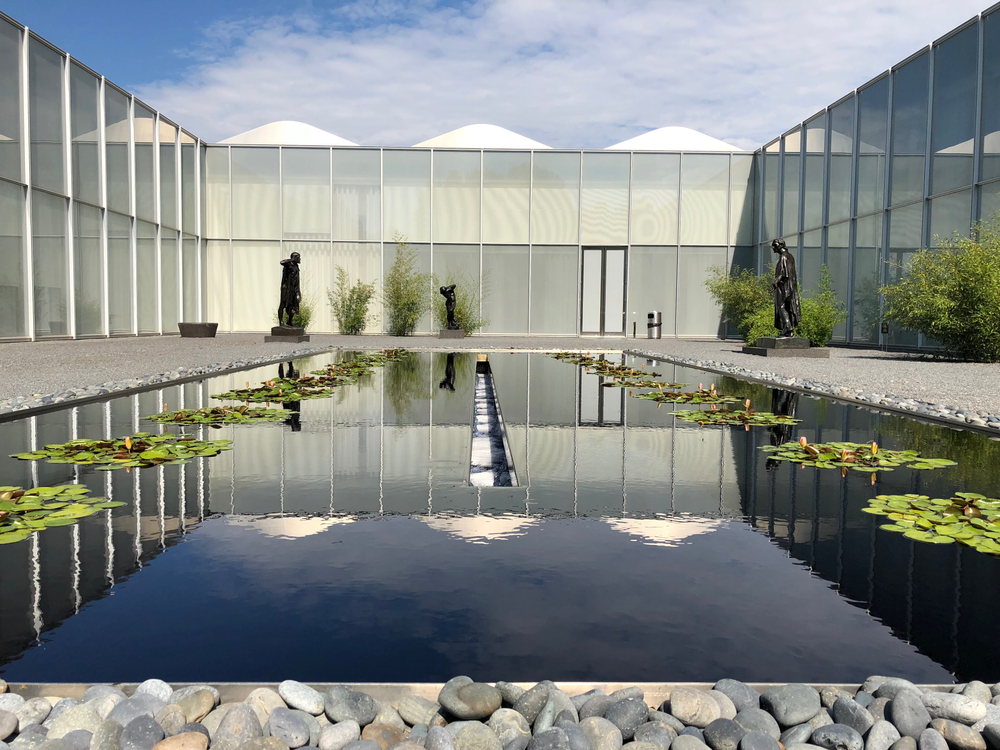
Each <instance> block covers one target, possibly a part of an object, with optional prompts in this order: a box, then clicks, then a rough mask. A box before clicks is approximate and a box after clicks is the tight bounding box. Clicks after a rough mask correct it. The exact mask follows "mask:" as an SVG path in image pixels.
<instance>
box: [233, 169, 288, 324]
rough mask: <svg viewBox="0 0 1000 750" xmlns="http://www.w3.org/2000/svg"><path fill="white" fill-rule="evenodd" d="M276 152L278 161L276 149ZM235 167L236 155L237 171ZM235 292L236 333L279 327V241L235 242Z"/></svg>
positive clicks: (234, 320)
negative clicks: (247, 291)
mask: <svg viewBox="0 0 1000 750" xmlns="http://www.w3.org/2000/svg"><path fill="white" fill-rule="evenodd" d="M235 150H236V149H234V151H235ZM274 151H275V161H277V158H276V157H277V149H274ZM235 167H236V156H235V154H234V155H233V168H234V171H235ZM305 270H306V269H304V268H303V269H302V271H303V272H305ZM232 289H233V330H234V331H270V330H271V326H276V325H278V303H279V301H280V297H281V245H280V244H279V243H277V242H233V286H232ZM246 289H253V290H254V292H255V293H254V294H244V293H243V290H246Z"/></svg>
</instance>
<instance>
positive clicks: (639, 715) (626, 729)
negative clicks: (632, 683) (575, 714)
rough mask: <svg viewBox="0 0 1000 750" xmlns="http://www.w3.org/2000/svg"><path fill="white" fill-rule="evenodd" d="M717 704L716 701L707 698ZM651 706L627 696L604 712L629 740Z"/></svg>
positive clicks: (625, 738) (624, 738) (626, 739)
mask: <svg viewBox="0 0 1000 750" xmlns="http://www.w3.org/2000/svg"><path fill="white" fill-rule="evenodd" d="M706 700H709V701H711V702H712V705H713V706H715V705H716V704H715V701H712V699H711V698H707V699H706ZM648 714H649V706H647V705H646V704H645V703H644V702H643V701H641V700H639V699H638V698H626V699H625V700H623V701H618V702H617V703H615V704H613V705H612V706H611V707H610V708H608V710H607V711H605V712H604V718H605V719H607V720H608V721H610V722H611V723H612V724H614V725H615V726H616V727H618V729H619V730H620V731H621V733H622V740H624V741H625V742H628V741H629V740H631V739H632V738H633V737H634V736H635V730H636V729H637V728H638V726H639V725H640V724H642V723H644V722H645V721H646V716H647V715H648Z"/></svg>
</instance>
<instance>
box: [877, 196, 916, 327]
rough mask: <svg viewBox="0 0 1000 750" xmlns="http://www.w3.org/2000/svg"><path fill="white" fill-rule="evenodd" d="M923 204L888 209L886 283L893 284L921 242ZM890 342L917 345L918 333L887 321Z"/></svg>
mask: <svg viewBox="0 0 1000 750" xmlns="http://www.w3.org/2000/svg"><path fill="white" fill-rule="evenodd" d="M922 218H923V204H922V203H914V204H913V205H912V206H906V207H904V208H897V209H895V210H894V211H890V212H889V253H888V268H887V269H886V271H887V274H886V283H887V284H895V283H896V282H898V281H899V280H900V278H902V276H903V274H904V273H905V272H906V268H907V267H908V266H909V264H910V257H911V256H912V255H913V253H914V252H916V251H917V249H919V248H920V247H921V246H922V245H923V240H922V231H923V230H922V228H921V226H922V224H921V221H922ZM889 343H890V344H893V345H895V346H916V345H917V334H916V332H914V331H907V330H901V329H900V328H899V327H898V326H895V325H890V327H889Z"/></svg>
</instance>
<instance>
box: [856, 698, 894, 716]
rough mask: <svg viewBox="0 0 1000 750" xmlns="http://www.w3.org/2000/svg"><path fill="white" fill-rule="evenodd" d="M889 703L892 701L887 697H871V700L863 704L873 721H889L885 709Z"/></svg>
mask: <svg viewBox="0 0 1000 750" xmlns="http://www.w3.org/2000/svg"><path fill="white" fill-rule="evenodd" d="M890 703H892V701H890V700H889V699H888V698H873V699H872V702H871V703H869V704H868V705H867V706H865V709H866V710H867V711H868V713H870V714H871V715H872V718H873V719H875V721H889V717H888V716H886V709H887V708H888V707H889V704H890ZM859 705H860V704H859Z"/></svg>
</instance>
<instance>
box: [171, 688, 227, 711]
mask: <svg viewBox="0 0 1000 750" xmlns="http://www.w3.org/2000/svg"><path fill="white" fill-rule="evenodd" d="M199 690H207V691H208V692H210V693H211V694H212V697H213V698H214V699H215V705H216V706H218V705H219V699H220V696H219V691H218V690H217V689H216V688H214V687H212V686H211V685H188V686H187V687H182V688H177V690H175V691H174V692H173V693H171V695H170V703H180V702H181V699H182V698H186V697H187V696H189V695H192V694H194V693H197V692H198V691H199Z"/></svg>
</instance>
